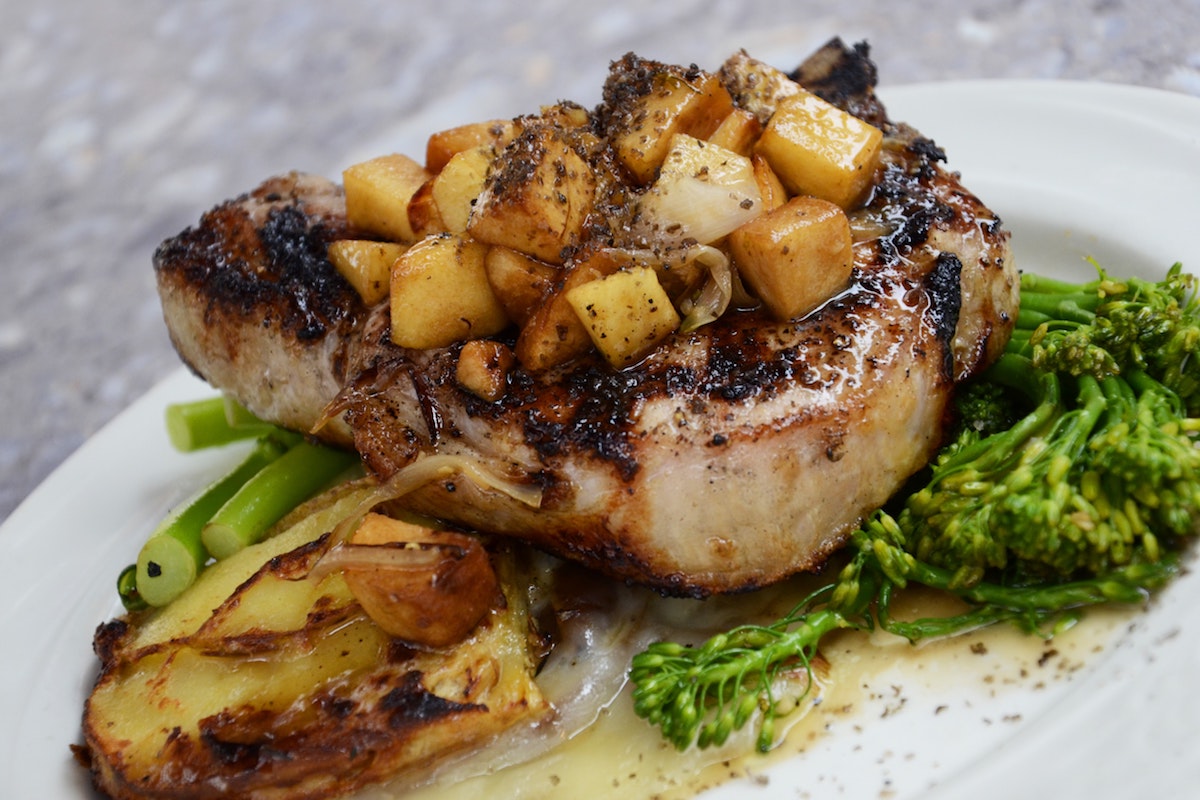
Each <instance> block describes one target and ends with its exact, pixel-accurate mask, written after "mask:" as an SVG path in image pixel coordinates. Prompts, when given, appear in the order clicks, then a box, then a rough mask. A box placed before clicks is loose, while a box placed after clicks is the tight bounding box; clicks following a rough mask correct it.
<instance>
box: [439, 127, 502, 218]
mask: <svg viewBox="0 0 1200 800" xmlns="http://www.w3.org/2000/svg"><path fill="white" fill-rule="evenodd" d="M492 157H493V151H492V148H491V147H490V146H483V147H473V148H470V149H469V150H462V151H459V152H458V153H455V154H454V156H453V157H452V158H451V159H450V161H449V162H447V164H446V166H445V167H443V168H442V171H441V172H439V173H438V174H437V176H436V177H435V178H434V179H433V202H434V204H435V205H436V206H437V209H438V213H439V214H440V215H441V218H442V222H443V224H444V225H445V226H446V230H448V231H449V232H450V233H463V232H464V231H466V229H467V220H469V219H470V217H471V208H472V207H473V206H474V205H475V201H476V199H477V198H478V197H479V194H480V193H481V192H482V191H483V184H484V180H485V179H486V178H487V171H488V166H489V165H490V164H491V163H492Z"/></svg>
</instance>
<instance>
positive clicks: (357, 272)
mask: <svg viewBox="0 0 1200 800" xmlns="http://www.w3.org/2000/svg"><path fill="white" fill-rule="evenodd" d="M406 249H408V248H407V246H406V245H402V244H399V243H397V242H375V241H370V240H368V239H338V240H337V241H335V242H331V243H330V244H329V251H328V253H329V260H330V261H331V262H333V266H334V268H335V269H336V270H337V271H338V272H339V273H341V275H342V277H344V278H345V279H346V280H347V281H349V282H350V285H351V286H353V287H354V290H355V291H357V292H358V294H359V296H360V297H362V299H363V302H364V303H366V304H367V305H369V306H373V305H375V304H376V303H378V302H380V301H381V300H383V299H384V298H386V297H387V296H388V287H389V284H390V281H391V275H392V264H394V263H396V259H397V258H399V257H400V255H401V254H402V253H403V252H404V251H405V250H406Z"/></svg>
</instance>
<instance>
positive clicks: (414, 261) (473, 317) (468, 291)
mask: <svg viewBox="0 0 1200 800" xmlns="http://www.w3.org/2000/svg"><path fill="white" fill-rule="evenodd" d="M486 254H487V247H486V246H485V245H482V244H480V243H479V242H475V241H472V240H471V239H470V238H468V237H464V236H455V235H452V234H442V235H437V236H427V237H426V238H424V239H422V240H421V241H419V242H417V243H416V244H415V245H413V246H412V247H410V248H409V249H408V250H406V251H405V253H404V255H402V256H400V258H398V259H396V263H395V264H394V265H393V266H392V276H391V315H392V333H391V336H392V342H393V343H395V344H397V345H399V346H400V347H409V348H432V347H445V346H446V345H449V344H453V343H454V342H460V341H465V340H467V339H475V338H481V337H484V336H492V335H493V334H496V333H499V332H500V331H502V330H504V328H505V327H506V326H507V325H508V317H507V316H506V315H505V313H504V308H503V306H501V305H500V303H499V301H497V299H496V296H495V294H493V293H492V287H491V285H490V284H489V283H488V278H487V270H486V269H485V268H484V257H485V255H486Z"/></svg>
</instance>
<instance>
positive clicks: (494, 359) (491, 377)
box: [454, 339, 516, 403]
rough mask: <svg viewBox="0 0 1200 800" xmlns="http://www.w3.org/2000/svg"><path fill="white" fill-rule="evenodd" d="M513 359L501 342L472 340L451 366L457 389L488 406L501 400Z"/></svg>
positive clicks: (464, 345) (514, 359)
mask: <svg viewBox="0 0 1200 800" xmlns="http://www.w3.org/2000/svg"><path fill="white" fill-rule="evenodd" d="M515 361H516V358H515V357H514V356H513V352H512V350H510V349H508V346H507V345H505V344H504V343H503V342H497V341H495V340H493V339H472V340H471V341H469V342H464V343H463V346H462V350H460V351H459V353H458V363H457V364H455V370H454V379H455V381H456V382H457V383H458V385H459V386H461V387H462V388H464V389H466V390H467V391H468V392H470V393H471V394H473V395H475V396H476V397H479V398H481V399H483V400H487V401H488V402H489V403H494V402H496V401H497V400H499V399H500V398H501V397H503V396H504V393H505V391H506V390H507V388H508V371H509V370H510V369H512V366H513V363H514V362H515Z"/></svg>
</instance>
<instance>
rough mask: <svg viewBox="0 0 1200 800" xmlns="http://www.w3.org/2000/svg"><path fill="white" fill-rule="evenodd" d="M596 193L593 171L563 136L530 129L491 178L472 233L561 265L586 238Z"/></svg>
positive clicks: (545, 127) (540, 128) (549, 129)
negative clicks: (572, 249) (567, 253)
mask: <svg viewBox="0 0 1200 800" xmlns="http://www.w3.org/2000/svg"><path fill="white" fill-rule="evenodd" d="M595 193H596V179H595V176H594V175H593V174H592V170H591V167H589V166H588V164H587V162H586V161H584V160H583V158H582V157H581V156H580V155H579V154H578V153H576V152H575V150H574V149H573V148H572V147H571V144H570V142H569V141H568V140H567V138H566V137H565V136H563V134H562V132H561V131H560V130H558V129H556V128H554V127H552V126H549V125H544V124H542V125H536V124H535V125H531V126H530V127H527V128H526V129H525V130H524V131H522V132H521V134H520V135H519V136H518V137H517V138H516V139H515V140H513V142H512V144H510V145H509V146H508V148H506V149H505V151H504V154H503V163H502V165H501V166H500V167H499V168H498V169H493V170H492V171H491V172H490V174H489V175H488V179H487V182H486V184H485V186H484V190H483V193H482V194H481V195H480V196H479V199H478V201H477V202H476V204H475V209H474V211H473V212H472V214H471V220H470V222H469V223H468V225H467V230H468V231H469V232H470V234H471V235H472V236H473V237H474V238H476V239H477V240H479V241H480V242H484V243H486V244H493V245H501V246H503V247H511V248H512V249H514V250H517V251H519V252H522V253H525V254H527V255H530V256H533V257H534V258H537V259H539V260H541V261H545V262H547V263H549V264H561V263H563V260H564V251H567V250H569V248H571V247H573V246H575V245H578V244H579V243H580V241H581V240H582V238H583V227H584V222H585V220H586V219H587V216H588V214H589V213H591V211H592V205H593V202H594V199H595Z"/></svg>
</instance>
